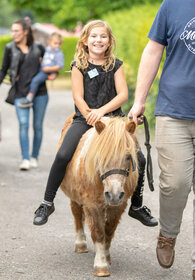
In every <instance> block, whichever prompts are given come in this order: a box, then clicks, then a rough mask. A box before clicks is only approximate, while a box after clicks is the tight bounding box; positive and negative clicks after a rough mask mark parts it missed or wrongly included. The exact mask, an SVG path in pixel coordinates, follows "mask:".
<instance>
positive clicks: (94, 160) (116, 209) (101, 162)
mask: <svg viewBox="0 0 195 280" xmlns="http://www.w3.org/2000/svg"><path fill="white" fill-rule="evenodd" d="M71 122H72V116H70V117H69V118H68V120H67V121H66V122H65V124H64V127H63V130H62V135H61V139H60V143H59V147H60V146H61V143H62V141H63V138H64V136H65V134H66V132H67V130H68V128H69V127H70V125H71ZM135 128H136V124H135V122H134V121H129V122H125V120H124V119H123V118H120V117H113V118H108V117H104V118H102V120H101V121H97V122H96V123H95V127H93V128H91V129H89V130H88V131H87V132H86V133H85V134H84V135H83V137H82V138H81V140H80V142H79V144H78V147H77V149H76V151H75V153H74V155H73V157H72V160H71V161H70V163H69V164H68V166H67V169H66V173H65V176H64V179H63V181H62V183H61V186H60V187H61V189H62V190H63V192H64V193H65V194H66V195H67V196H68V197H69V198H70V201H71V210H72V213H73V216H74V222H75V231H76V242H75V251H76V252H77V253H86V252H87V251H88V250H87V243H86V236H85V232H84V221H85V220H86V221H87V223H88V226H89V229H90V231H91V238H92V240H93V243H94V247H95V251H96V255H95V260H94V275H95V276H109V275H110V273H109V269H108V264H110V263H111V260H110V253H109V248H110V245H111V240H112V238H113V236H114V232H115V230H116V228H117V225H118V223H119V220H120V217H121V215H122V213H123V212H124V210H125V208H126V206H127V200H128V199H129V197H130V196H131V195H132V194H133V192H134V190H135V188H136V186H137V177H138V171H137V158H136V145H135V140H136V139H135V135H134V131H135Z"/></svg>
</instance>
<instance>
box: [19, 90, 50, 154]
mask: <svg viewBox="0 0 195 280" xmlns="http://www.w3.org/2000/svg"><path fill="white" fill-rule="evenodd" d="M23 99H24V97H22V98H17V99H15V102H14V105H15V108H16V114H17V117H18V121H19V137H20V147H21V151H22V158H23V159H30V151H29V147H30V145H29V116H30V108H20V107H18V103H21V102H22V100H23ZM47 103H48V95H47V94H45V95H41V96H36V97H35V98H34V99H33V130H34V137H33V148H32V154H31V156H32V157H33V158H38V155H39V150H40V147H41V142H42V136H43V120H44V116H45V111H46V107H47Z"/></svg>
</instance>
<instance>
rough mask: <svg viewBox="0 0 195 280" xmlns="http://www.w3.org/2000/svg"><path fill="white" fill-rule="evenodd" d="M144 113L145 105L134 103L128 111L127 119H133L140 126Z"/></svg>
mask: <svg viewBox="0 0 195 280" xmlns="http://www.w3.org/2000/svg"><path fill="white" fill-rule="evenodd" d="M144 111H145V104H140V103H134V104H133V106H132V108H131V109H130V111H129V114H128V118H129V119H133V120H134V122H135V123H136V124H137V125H138V124H142V123H143V113H144Z"/></svg>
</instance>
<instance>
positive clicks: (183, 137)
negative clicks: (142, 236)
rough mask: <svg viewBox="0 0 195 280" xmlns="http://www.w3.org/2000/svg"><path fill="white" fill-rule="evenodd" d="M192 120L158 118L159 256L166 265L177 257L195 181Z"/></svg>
mask: <svg viewBox="0 0 195 280" xmlns="http://www.w3.org/2000/svg"><path fill="white" fill-rule="evenodd" d="M192 131H193V130H192V129H191V121H190V120H179V119H174V118H170V117H162V116H159V117H157V118H156V147H157V150H158V162H159V167H160V169H161V173H160V178H159V179H160V235H159V240H158V244H157V258H158V261H159V263H160V265H161V266H163V267H164V268H169V267H171V265H172V263H173V261H174V245H175V240H176V237H177V235H178V233H179V231H180V225H181V221H182V215H183V210H184V208H185V206H186V202H187V198H188V194H189V192H190V189H191V185H192V177H193V164H194V151H193V145H192Z"/></svg>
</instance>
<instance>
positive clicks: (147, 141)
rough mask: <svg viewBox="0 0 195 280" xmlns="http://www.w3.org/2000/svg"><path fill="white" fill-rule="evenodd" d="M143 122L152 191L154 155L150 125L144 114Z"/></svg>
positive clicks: (147, 169) (147, 167)
mask: <svg viewBox="0 0 195 280" xmlns="http://www.w3.org/2000/svg"><path fill="white" fill-rule="evenodd" d="M143 122H144V130H145V143H144V145H145V146H146V150H147V165H146V171H147V180H148V185H149V188H150V190H151V192H153V191H154V185H153V183H154V180H153V168H152V157H151V153H150V150H151V145H150V131H149V125H148V121H147V118H146V116H144V115H143Z"/></svg>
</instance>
